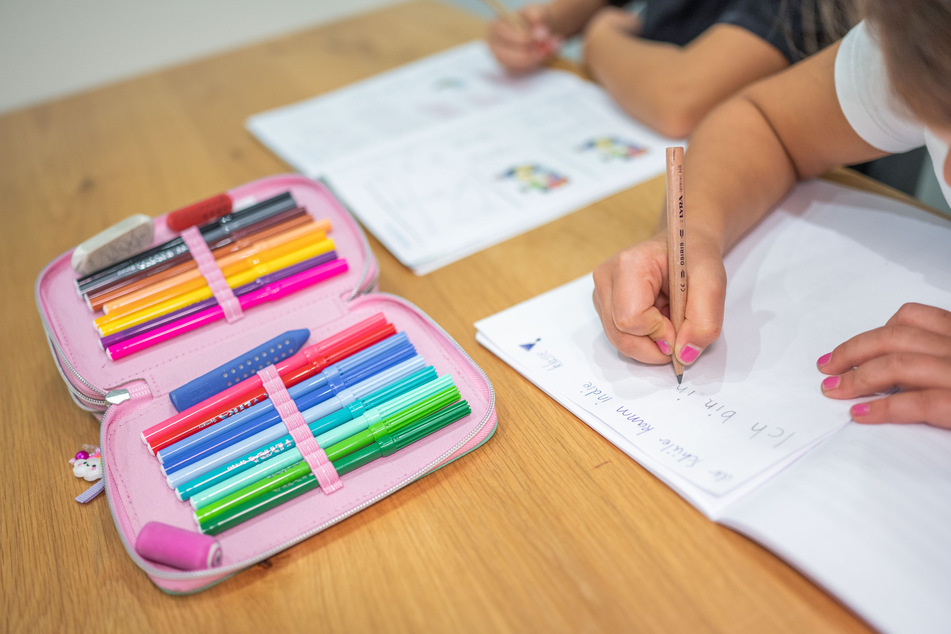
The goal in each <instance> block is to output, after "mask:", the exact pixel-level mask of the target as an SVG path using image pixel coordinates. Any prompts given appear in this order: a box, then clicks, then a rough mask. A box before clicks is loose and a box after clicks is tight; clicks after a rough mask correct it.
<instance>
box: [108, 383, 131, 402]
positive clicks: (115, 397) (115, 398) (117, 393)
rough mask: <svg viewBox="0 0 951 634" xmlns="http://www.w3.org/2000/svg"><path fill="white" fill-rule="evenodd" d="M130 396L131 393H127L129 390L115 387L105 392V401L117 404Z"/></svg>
mask: <svg viewBox="0 0 951 634" xmlns="http://www.w3.org/2000/svg"><path fill="white" fill-rule="evenodd" d="M130 398H132V395H131V394H129V390H127V389H125V388H124V387H120V388H116V389H114V390H112V391H111V392H109V393H108V394H106V396H105V399H106V402H107V403H109V404H110V405H118V404H119V403H124V402H126V401H128V400H129V399H130Z"/></svg>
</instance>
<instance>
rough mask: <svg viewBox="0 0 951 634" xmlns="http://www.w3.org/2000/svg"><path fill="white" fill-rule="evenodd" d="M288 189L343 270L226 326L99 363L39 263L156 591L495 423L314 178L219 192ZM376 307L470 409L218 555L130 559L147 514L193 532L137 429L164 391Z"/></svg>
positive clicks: (232, 567)
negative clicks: (279, 340) (381, 280)
mask: <svg viewBox="0 0 951 634" xmlns="http://www.w3.org/2000/svg"><path fill="white" fill-rule="evenodd" d="M285 191H289V192H290V193H291V195H292V196H293V198H294V199H295V200H296V201H297V203H298V205H300V206H302V207H304V208H305V209H306V210H307V212H308V213H309V214H310V215H311V216H312V217H313V218H314V219H315V220H319V219H322V218H327V219H329V220H330V221H331V223H332V225H333V229H332V231H331V232H330V234H329V237H331V238H333V240H334V242H335V245H336V250H337V253H338V255H339V256H340V257H343V258H346V260H347V262H348V265H349V269H348V271H347V272H346V273H344V274H342V275H338V276H337V277H334V278H332V279H330V280H327V281H324V282H322V283H319V284H317V285H315V286H312V287H310V288H307V289H305V290H303V291H300V292H298V293H296V294H295V295H292V296H289V297H285V298H283V299H281V300H279V301H276V302H273V303H270V304H267V305H262V306H259V307H256V308H254V309H252V310H249V311H247V312H245V313H244V315H243V316H242V318H240V319H238V320H237V321H233V322H231V323H228V322H227V321H225V320H221V321H218V322H216V323H213V324H211V325H208V326H205V327H203V328H200V329H198V330H195V331H192V332H189V333H187V334H185V335H182V336H180V337H177V338H175V339H171V340H169V341H165V342H163V343H161V344H159V345H157V346H154V347H152V348H149V349H147V350H143V351H141V352H138V353H136V354H133V355H131V356H128V357H125V358H123V359H120V360H118V361H111V360H110V359H109V358H108V357H107V356H106V354H105V352H103V350H102V348H101V347H100V345H99V338H98V335H97V333H96V332H95V330H94V328H93V327H92V319H93V314H92V313H91V312H90V310H89V308H88V307H87V306H86V304H85V302H84V301H83V299H82V298H81V297H80V296H79V294H78V293H77V290H76V285H75V280H76V279H77V275H76V273H75V272H74V271H73V269H72V266H71V263H70V258H71V254H72V252H67V253H64V254H63V255H61V256H59V257H58V258H56V259H55V260H54V261H53V262H51V263H50V264H49V265H48V266H47V267H46V268H45V269H43V271H42V272H41V273H40V275H39V277H38V278H37V282H36V301H37V305H38V307H39V312H40V316H41V318H42V320H43V325H44V329H45V331H46V335H47V337H48V340H49V344H50V349H51V351H52V354H53V358H54V360H55V362H56V364H57V367H58V368H59V370H60V373H61V375H62V377H63V379H64V381H65V383H66V385H67V388H68V389H69V392H70V395H71V396H72V398H73V399H74V400H75V401H76V403H77V404H78V405H79V406H80V407H82V408H83V409H85V410H87V411H90V412H92V413H93V414H94V415H95V416H96V417H97V418H98V419H99V420H100V422H101V426H100V447H101V451H102V456H101V457H102V469H103V482H104V489H105V492H106V496H107V499H108V504H109V509H110V511H111V512H112V516H113V519H114V521H115V525H116V528H117V529H118V532H119V536H120V538H121V539H122V543H123V544H124V546H125V548H126V551H127V552H128V553H129V556H130V557H131V558H132V559H133V561H135V563H136V564H137V565H138V566H139V567H140V568H141V569H142V570H143V571H144V572H145V573H146V574H147V575H148V576H149V577H150V578H151V579H152V581H153V582H154V583H155V584H156V585H157V586H159V587H160V588H162V589H163V590H165V591H167V592H171V593H189V592H194V591H197V590H201V589H203V588H205V587H208V586H210V585H212V584H214V583H215V582H217V581H219V580H221V579H222V578H224V577H226V576H229V575H231V574H234V573H235V572H238V571H240V570H242V569H244V568H247V567H249V566H252V565H254V564H255V563H257V562H260V561H262V560H264V559H266V558H268V557H271V556H273V555H275V554H277V553H278V552H280V551H282V550H284V549H285V548H288V547H290V546H293V545H295V544H297V543H298V542H300V541H303V540H304V539H307V538H308V537H310V536H312V535H314V534H316V533H318V532H320V531H322V530H324V529H326V528H328V527H330V526H332V525H334V524H336V523H337V522H339V521H341V520H343V519H345V518H347V517H349V516H350V515H352V514H354V513H357V512H359V511H360V510H362V509H364V508H366V507H367V506H369V505H371V504H373V503H374V502H377V501H379V500H381V499H383V498H385V497H387V496H389V495H391V494H393V493H395V492H397V491H398V490H399V489H401V488H402V487H404V486H406V485H408V484H410V483H412V482H413V481H415V480H417V479H419V478H420V477H422V476H424V475H426V474H428V473H430V472H432V471H433V470H435V469H438V468H439V467H441V466H443V465H445V464H447V463H449V462H450V461H452V460H455V459H456V458H458V457H460V456H462V455H464V454H466V453H468V452H469V451H472V450H473V449H475V448H476V447H478V446H479V445H481V444H482V443H483V442H485V441H486V440H487V439H488V438H489V437H490V436H491V435H492V433H493V432H494V431H495V426H496V413H495V393H494V391H493V388H492V384H491V382H490V381H489V379H488V377H487V376H486V375H485V373H484V372H483V371H482V370H481V368H479V366H478V365H476V363H475V362H474V361H473V360H472V359H471V358H470V357H469V355H468V354H467V353H466V352H465V351H464V350H463V349H462V347H461V346H460V345H459V344H458V343H456V342H455V341H454V340H453V339H452V338H451V337H450V336H449V335H448V334H447V333H446V332H445V331H444V330H443V329H442V328H440V327H439V325H438V324H436V323H435V322H434V321H433V320H432V319H430V318H429V317H428V316H427V315H426V314H425V313H423V312H422V311H421V310H419V309H418V308H417V307H415V306H413V305H412V304H410V303H409V302H407V301H406V300H403V299H401V298H399V297H396V296H393V295H389V294H386V293H379V292H377V291H376V279H377V274H378V266H377V263H376V260H375V258H374V257H373V255H372V253H371V251H370V249H369V246H368V244H367V241H366V237H365V236H364V234H363V232H362V231H361V229H360V227H359V225H358V224H357V223H356V221H355V220H354V219H353V218H352V217H351V216H350V214H349V213H348V212H347V211H346V209H345V208H344V207H343V206H342V205H341V204H340V202H339V201H337V199H336V198H334V196H333V195H332V193H331V192H330V191H329V189H328V188H327V187H325V186H324V185H323V184H321V183H318V182H314V181H312V180H308V179H306V178H303V177H301V176H296V175H283V176H274V177H269V178H265V179H261V180H258V181H254V182H251V183H248V184H245V185H242V186H240V187H237V188H235V189H233V190H230V191H229V192H228V194H229V195H230V196H231V197H232V199H233V200H247V199H254V200H258V201H260V200H264V199H267V198H269V197H271V196H274V195H277V194H280V193H282V192H285ZM175 235H176V233H175V232H173V231H172V230H170V229H169V228H168V227H167V225H166V223H165V217H161V218H157V219H155V238H154V241H153V242H154V243H155V244H159V243H162V242H165V241H167V240H169V239H171V238H173V237H175ZM377 313H382V314H383V315H384V317H386V318H387V319H388V320H389V321H390V322H391V323H392V324H393V325H394V326H395V327H396V330H397V331H401V332H405V333H406V334H407V336H408V337H409V340H410V341H411V342H412V344H413V345H414V346H415V348H416V350H417V352H418V353H419V354H420V355H421V356H422V357H423V358H424V359H425V360H426V362H427V363H428V364H429V365H432V366H433V367H434V368H435V370H436V372H437V373H438V374H439V375H440V376H443V375H445V374H448V375H451V376H452V378H453V381H454V382H455V384H456V386H457V387H458V389H459V392H460V394H461V397H462V398H463V399H465V400H466V401H468V403H469V405H470V407H471V410H472V411H471V413H470V414H469V415H468V416H466V417H465V418H463V419H461V420H459V421H457V422H455V423H452V424H451V425H449V426H448V427H446V428H444V429H442V430H440V431H438V432H436V433H435V434H433V435H431V436H428V437H427V438H425V439H423V440H421V441H418V442H416V443H414V444H412V445H411V446H409V447H407V448H405V449H402V450H400V451H399V452H397V453H395V454H393V455H391V456H388V457H385V458H380V459H378V460H375V461H374V462H372V463H370V464H368V465H366V466H364V467H361V468H360V469H357V470H355V471H353V472H351V473H347V474H345V475H343V476H341V482H342V483H343V486H342V487H341V488H339V489H338V490H336V491H334V492H332V493H324V492H323V491H322V490H320V489H317V490H314V491H310V492H308V493H305V494H304V495H302V496H300V497H298V498H296V499H294V500H291V501H289V502H287V503H285V504H282V505H280V506H279V507H277V508H274V509H271V510H270V511H268V512H266V513H264V514H263V515H260V516H258V517H256V518H253V519H251V520H249V521H247V522H245V523H243V524H241V525H239V526H237V527H234V528H232V529H229V530H227V531H225V532H223V533H221V534H219V535H217V536H215V539H217V541H218V543H219V544H220V548H221V563H220V565H219V566H217V567H214V568H209V569H206V570H193V571H187V572H186V571H181V570H177V569H175V568H172V567H169V566H165V565H162V564H158V563H155V562H153V561H151V560H147V559H143V558H142V557H140V556H139V555H138V554H137V553H136V552H135V549H134V548H133V545H134V544H135V543H136V539H137V538H138V536H139V534H140V532H141V531H142V529H143V527H144V526H145V525H146V524H148V523H150V522H161V523H163V524H166V525H170V526H173V527H178V528H182V529H187V530H189V531H195V530H196V529H195V522H194V518H193V509H192V508H191V506H190V505H189V504H187V503H185V502H181V501H179V500H178V499H177V498H176V496H175V494H174V492H173V491H172V489H171V488H170V487H169V486H168V484H167V482H166V479H165V476H164V475H163V474H162V473H161V470H160V469H159V466H158V464H157V461H156V459H155V457H154V456H153V455H151V453H150V452H149V450H148V448H147V447H146V445H145V444H143V442H142V439H141V434H142V432H143V431H144V430H146V429H148V428H150V427H152V426H153V425H156V424H157V423H160V422H162V421H164V420H165V419H167V418H169V417H170V416H172V415H174V414H175V413H176V410H175V408H174V407H173V406H172V403H171V401H170V400H169V398H168V393H169V392H170V391H172V390H174V389H175V388H177V387H180V386H181V385H183V384H185V383H186V382H188V381H190V380H191V379H194V378H195V377H197V376H200V375H203V374H205V373H206V372H208V371H209V370H211V369H213V368H216V367H218V366H220V365H222V364H224V363H225V362H227V361H229V360H231V359H234V358H235V357H237V356H238V355H240V354H242V353H243V352H246V351H248V350H250V349H252V348H254V347H255V346H257V345H259V344H260V343H262V342H264V341H267V340H269V339H272V338H273V337H275V336H277V335H279V334H281V333H283V332H286V331H288V330H294V329H299V328H308V329H309V330H310V339H309V341H308V344H310V343H314V342H317V341H321V340H322V339H325V338H327V337H329V336H331V335H333V334H335V333H338V332H340V331H341V330H343V329H345V328H347V327H349V326H352V325H353V324H356V323H357V322H359V321H361V320H363V319H366V318H368V317H371V316H373V315H375V314H377Z"/></svg>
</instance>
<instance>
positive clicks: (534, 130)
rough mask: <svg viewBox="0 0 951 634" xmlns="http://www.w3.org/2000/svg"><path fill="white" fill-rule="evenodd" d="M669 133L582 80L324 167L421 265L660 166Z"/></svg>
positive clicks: (496, 238)
mask: <svg viewBox="0 0 951 634" xmlns="http://www.w3.org/2000/svg"><path fill="white" fill-rule="evenodd" d="M668 143H670V141H668V140H665V139H663V138H662V137H659V136H657V135H656V134H654V133H652V132H650V131H649V130H647V129H646V128H643V127H642V126H640V125H638V124H636V123H635V122H633V121H632V120H631V119H630V118H628V117H627V116H626V115H625V114H624V113H623V112H621V111H620V110H619V109H618V108H617V107H616V106H615V105H614V104H613V103H612V102H611V100H610V98H608V97H607V95H605V94H604V93H603V92H602V91H601V90H600V89H599V88H597V87H595V86H593V85H591V84H585V83H582V84H579V85H578V86H576V87H575V88H573V89H572V90H570V91H566V92H565V93H563V94H559V95H558V97H557V98H555V99H550V98H527V99H524V100H520V101H517V102H513V103H510V104H507V105H505V106H501V107H499V108H495V109H493V110H491V111H488V112H484V113H480V114H476V115H471V116H468V117H466V118H465V119H460V120H456V121H453V122H449V123H446V124H443V125H441V126H438V127H434V128H431V129H429V130H426V131H424V132H420V133H417V134H414V135H412V136H407V137H402V138H401V139H399V140H396V141H393V142H390V143H387V144H383V145H379V146H376V147H374V148H372V149H368V150H365V151H363V152H360V153H355V154H352V155H350V156H349V157H347V158H346V159H340V160H337V161H333V162H332V163H330V164H329V165H328V167H327V177H328V179H329V181H330V183H331V185H332V187H333V188H334V191H335V192H336V193H337V194H338V195H339V196H340V197H341V198H342V199H343V200H344V201H345V202H346V203H347V205H348V206H349V207H350V209H352V210H353V212H354V213H355V214H356V215H357V217H358V218H359V219H360V221H361V222H362V223H363V224H364V225H365V226H366V227H367V228H368V229H369V230H370V231H371V232H372V233H373V234H374V235H375V236H376V237H377V238H378V239H379V240H380V241H381V242H382V243H383V244H384V245H385V246H386V248H387V249H389V251H390V252H392V253H393V254H394V255H395V256H396V257H397V258H398V259H399V260H400V261H401V262H403V263H404V264H406V265H407V266H409V267H411V268H413V269H414V270H416V271H417V272H420V273H421V272H427V271H429V270H432V269H433V268H437V267H438V266H442V265H443V264H445V263H447V262H450V261H454V260H457V259H459V258H461V257H464V256H465V255H469V254H471V253H473V252H475V251H478V250H481V249H483V248H485V247H487V246H490V245H492V244H496V243H498V242H500V241H502V240H505V239H507V238H509V237H512V236H514V235H517V234H519V233H521V232H523V231H526V230H528V229H531V228H533V227H537V226H539V225H541V224H544V223H546V222H549V221H551V220H553V219H555V218H558V217H560V216H563V215H565V214H567V213H570V212H572V211H575V210H577V209H580V208H582V207H585V206H587V205H589V204H591V203H593V202H595V201H597V200H600V199H602V198H604V197H606V196H609V195H611V194H614V193H617V192H619V191H622V190H624V189H627V188H629V187H631V186H633V185H634V184H637V183H639V182H642V181H644V180H646V179H648V178H652V177H654V176H657V175H658V174H660V173H662V172H663V170H664V165H665V164H664V156H665V155H664V149H665V147H666V145H667V144H668Z"/></svg>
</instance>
